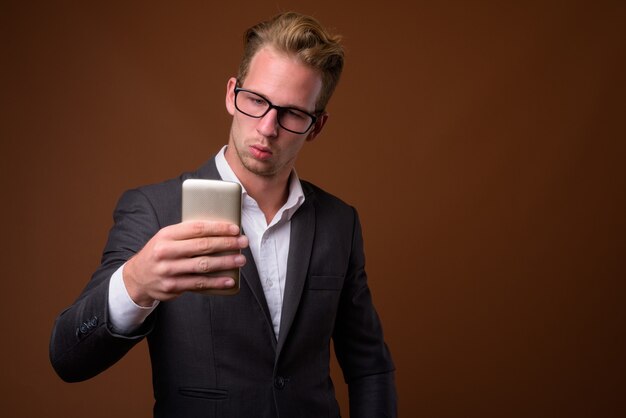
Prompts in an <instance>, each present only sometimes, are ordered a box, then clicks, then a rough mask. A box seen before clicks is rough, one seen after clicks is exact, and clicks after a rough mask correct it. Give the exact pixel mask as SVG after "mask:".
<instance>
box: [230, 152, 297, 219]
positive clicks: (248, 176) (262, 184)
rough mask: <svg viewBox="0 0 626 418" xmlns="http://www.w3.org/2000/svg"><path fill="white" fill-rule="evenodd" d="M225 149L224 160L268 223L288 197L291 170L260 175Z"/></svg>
mask: <svg viewBox="0 0 626 418" xmlns="http://www.w3.org/2000/svg"><path fill="white" fill-rule="evenodd" d="M229 149H230V147H229V148H227V149H226V154H225V157H226V161H227V162H228V165H229V166H230V168H231V169H232V170H233V172H234V173H235V175H236V176H237V178H238V179H239V181H240V182H241V184H242V185H243V187H244V188H245V189H246V192H247V193H248V195H249V196H250V197H251V198H253V199H254V200H255V201H256V202H257V204H258V205H259V208H260V209H261V211H262V212H263V214H264V215H265V220H266V222H267V223H268V224H269V223H270V222H271V221H272V219H274V216H275V215H276V213H277V212H278V211H279V210H280V208H281V207H282V206H283V205H284V204H285V202H286V201H287V198H288V197H289V177H290V175H291V170H289V171H285V172H281V173H276V174H274V175H271V176H261V175H258V174H255V173H252V172H250V171H249V170H247V169H246V168H245V167H244V166H243V165H242V164H241V162H240V161H239V158H237V157H236V156H235V157H234V158H233V156H232V155H229V154H230V153H229V152H228V151H229Z"/></svg>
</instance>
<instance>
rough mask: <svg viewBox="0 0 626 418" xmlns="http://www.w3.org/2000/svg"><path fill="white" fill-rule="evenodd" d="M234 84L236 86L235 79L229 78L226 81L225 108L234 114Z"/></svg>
mask: <svg viewBox="0 0 626 418" xmlns="http://www.w3.org/2000/svg"><path fill="white" fill-rule="evenodd" d="M235 86H237V79H236V78H235V77H231V78H229V79H228V82H227V83H226V110H227V111H228V113H230V114H231V115H234V114H235Z"/></svg>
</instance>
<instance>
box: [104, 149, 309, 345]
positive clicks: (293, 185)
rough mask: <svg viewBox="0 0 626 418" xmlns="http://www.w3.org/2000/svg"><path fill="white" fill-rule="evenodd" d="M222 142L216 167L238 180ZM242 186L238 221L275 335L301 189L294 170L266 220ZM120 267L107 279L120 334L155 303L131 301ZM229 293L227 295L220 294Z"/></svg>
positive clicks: (111, 315)
mask: <svg viewBox="0 0 626 418" xmlns="http://www.w3.org/2000/svg"><path fill="white" fill-rule="evenodd" d="M225 150H226V146H224V147H223V148H222V149H221V150H220V152H219V153H218V154H217V156H216V157H215V163H216V165H217V171H218V172H219V174H220V176H221V177H222V180H225V181H232V182H236V183H239V184H241V182H240V181H239V179H238V178H237V176H236V175H235V173H234V172H233V170H232V169H231V168H230V166H229V165H228V163H227V162H226V158H225V157H224V151H225ZM241 187H242V204H241V206H242V207H241V215H242V216H241V224H242V227H243V232H244V233H245V235H246V236H247V237H248V241H249V243H250V251H251V252H252V256H253V258H254V262H255V264H256V266H257V270H258V273H259V278H260V280H261V285H262V287H263V292H264V293H265V299H266V301H267V305H268V308H269V311H270V316H271V318H272V325H273V327H274V333H275V334H276V338H277V339H278V335H279V332H280V318H281V313H282V307H283V296H284V294H285V280H286V273H287V257H288V254H289V241H290V233H291V217H292V216H293V215H294V214H295V213H296V211H297V210H298V208H299V207H300V206H301V205H302V203H303V202H304V193H303V192H302V186H301V185H300V180H299V179H298V175H297V174H296V171H295V170H293V171H292V172H291V175H290V177H289V196H288V197H287V201H286V202H285V204H284V205H283V206H282V207H281V208H280V210H279V211H278V212H277V213H276V215H275V216H274V219H272V220H271V222H270V223H269V224H268V223H267V221H266V220H265V214H264V213H263V212H262V211H261V209H260V208H259V205H258V204H257V202H256V201H255V200H254V199H253V198H252V197H250V196H249V195H248V193H247V192H246V190H245V188H244V187H243V185H242V186H241ZM123 267H124V266H122V267H120V268H119V269H118V270H117V271H116V272H115V273H113V275H112V276H111V281H110V283H109V321H110V322H111V324H112V326H113V328H114V330H116V331H117V332H119V333H121V334H127V333H131V332H132V331H134V330H136V329H137V328H138V327H139V326H140V325H141V324H142V323H143V321H145V319H146V318H147V317H148V315H150V313H151V312H152V311H153V310H154V309H155V308H156V306H157V305H158V301H156V302H155V303H154V304H153V305H152V306H150V307H141V306H139V305H137V304H135V303H134V302H133V300H132V299H131V298H130V296H129V295H128V291H127V290H126V287H125V285H124V280H123ZM221 297H226V298H227V297H229V296H221Z"/></svg>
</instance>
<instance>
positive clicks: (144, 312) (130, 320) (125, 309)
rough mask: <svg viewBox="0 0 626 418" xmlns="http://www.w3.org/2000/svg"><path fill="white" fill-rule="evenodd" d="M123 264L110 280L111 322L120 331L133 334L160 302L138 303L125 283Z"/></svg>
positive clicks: (109, 303) (109, 302)
mask: <svg viewBox="0 0 626 418" xmlns="http://www.w3.org/2000/svg"><path fill="white" fill-rule="evenodd" d="M125 265H126V264H123V265H122V266H121V267H120V268H118V269H117V270H116V271H115V273H113V275H112V276H111V280H110V281H109V301H108V305H109V323H110V325H111V327H112V328H113V329H114V330H115V331H116V332H118V333H120V334H122V335H124V334H132V333H133V331H136V330H137V329H139V327H140V326H141V324H143V322H144V321H145V320H146V318H147V317H148V315H150V314H151V313H152V311H154V309H155V308H156V307H157V305H158V304H159V301H158V300H156V301H154V303H153V304H152V306H148V307H144V306H139V305H137V304H136V303H135V302H134V301H133V300H132V299H131V297H130V295H129V294H128V290H126V285H125V284H124V275H123V270H124V266H125Z"/></svg>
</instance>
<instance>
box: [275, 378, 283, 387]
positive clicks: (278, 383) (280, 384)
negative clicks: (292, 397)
mask: <svg viewBox="0 0 626 418" xmlns="http://www.w3.org/2000/svg"><path fill="white" fill-rule="evenodd" d="M274 386H275V387H276V389H283V388H284V387H285V378H284V377H282V376H278V377H277V378H276V379H274Z"/></svg>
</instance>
